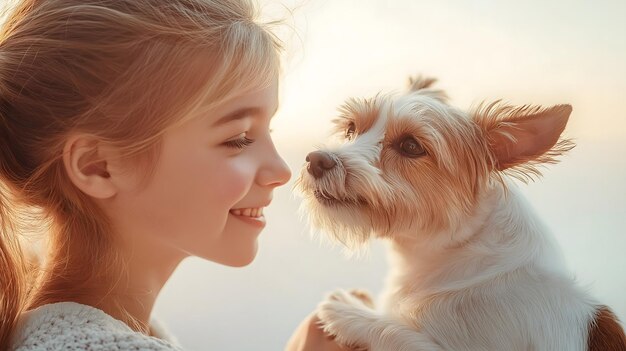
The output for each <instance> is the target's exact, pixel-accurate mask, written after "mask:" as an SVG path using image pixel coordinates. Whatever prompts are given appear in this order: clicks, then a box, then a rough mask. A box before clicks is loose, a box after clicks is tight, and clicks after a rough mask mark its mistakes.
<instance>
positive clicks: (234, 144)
mask: <svg viewBox="0 0 626 351" xmlns="http://www.w3.org/2000/svg"><path fill="white" fill-rule="evenodd" d="M253 142H254V140H253V139H250V138H248V136H247V135H246V133H241V134H239V135H238V136H237V138H235V139H231V140H228V141H226V142H224V145H225V146H227V147H231V148H236V149H243V148H245V147H246V146H249V145H250V144H252V143H253Z"/></svg>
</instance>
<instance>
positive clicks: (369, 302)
mask: <svg viewBox="0 0 626 351" xmlns="http://www.w3.org/2000/svg"><path fill="white" fill-rule="evenodd" d="M350 294H352V295H353V296H354V297H356V298H358V299H359V300H361V302H363V304H364V305H365V306H367V307H369V308H374V299H373V298H372V295H370V293H369V292H367V290H363V289H352V290H350Z"/></svg>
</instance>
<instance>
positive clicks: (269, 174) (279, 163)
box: [259, 150, 291, 187]
mask: <svg viewBox="0 0 626 351" xmlns="http://www.w3.org/2000/svg"><path fill="white" fill-rule="evenodd" d="M290 178H291V170H290V169H289V166H287V163H285V161H284V160H283V159H282V158H281V157H280V155H278V153H276V151H275V150H274V152H273V155H272V157H269V158H268V159H267V161H266V164H265V167H263V169H262V170H261V171H260V173H259V183H260V185H263V186H270V187H277V186H281V185H284V184H285V183H287V182H288V181H289V179H290Z"/></svg>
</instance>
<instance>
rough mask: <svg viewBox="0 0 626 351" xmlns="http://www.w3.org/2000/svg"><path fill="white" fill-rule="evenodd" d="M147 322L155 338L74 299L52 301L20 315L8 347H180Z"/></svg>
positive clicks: (49, 350) (21, 350)
mask: <svg viewBox="0 0 626 351" xmlns="http://www.w3.org/2000/svg"><path fill="white" fill-rule="evenodd" d="M151 325H152V331H153V333H154V334H155V335H157V336H158V338H157V337H151V336H147V335H145V334H142V333H138V332H135V331H133V330H132V329H130V327H128V325H126V324H125V323H123V322H121V321H119V320H117V319H115V318H113V317H111V316H109V315H108V314H106V313H104V312H103V311H101V310H99V309H96V308H93V307H90V306H86V305H81V304H78V303H74V302H60V303H54V304H49V305H44V306H41V307H39V308H36V309H34V310H31V311H28V312H26V313H24V314H23V315H22V316H21V317H20V320H19V322H18V324H17V327H16V329H15V331H14V333H13V336H12V347H11V348H10V349H9V350H10V351H56V350H73V351H118V350H137V351H139V350H141V351H172V350H179V351H180V350H181V348H180V347H179V346H178V345H177V342H176V340H174V339H173V338H172V337H171V336H168V335H167V334H166V333H165V331H164V330H163V329H162V328H161V327H160V326H158V324H157V325H155V321H151ZM165 340H168V341H165Z"/></svg>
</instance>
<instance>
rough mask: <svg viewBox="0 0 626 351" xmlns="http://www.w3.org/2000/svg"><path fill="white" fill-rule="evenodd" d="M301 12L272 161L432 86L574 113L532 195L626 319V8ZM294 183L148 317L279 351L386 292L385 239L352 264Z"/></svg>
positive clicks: (390, 6)
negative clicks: (311, 221) (233, 249)
mask: <svg viewBox="0 0 626 351" xmlns="http://www.w3.org/2000/svg"><path fill="white" fill-rule="evenodd" d="M286 4H287V5H288V6H289V7H296V10H295V12H294V14H293V16H292V18H291V20H290V22H291V24H292V27H293V28H294V29H295V30H291V31H290V33H291V34H289V35H288V36H287V37H286V40H287V43H286V49H287V50H286V57H287V62H286V67H285V75H284V79H283V85H282V95H281V106H282V107H281V109H280V111H279V113H278V114H277V116H276V117H275V121H274V123H273V128H274V130H275V132H274V137H275V141H276V144H277V147H278V149H279V151H280V152H281V153H282V154H283V156H284V157H285V159H286V161H287V162H288V163H289V165H290V166H291V168H292V170H293V172H294V174H297V173H298V172H299V169H300V167H301V166H302V164H303V163H304V157H305V155H306V154H307V153H308V152H309V151H311V150H313V149H314V146H315V145H319V144H320V143H322V142H323V141H324V139H325V138H326V137H327V136H328V132H329V130H330V120H331V119H332V118H333V117H335V116H336V115H337V113H336V108H337V106H339V105H340V104H341V103H342V102H343V100H344V99H346V98H347V97H350V96H357V97H358V96H365V97H366V96H371V95H373V94H375V93H376V92H378V91H381V90H384V91H388V90H397V89H402V88H404V85H405V83H406V80H407V77H408V76H409V75H411V74H416V73H423V74H426V75H429V76H434V77H437V78H439V83H438V86H439V87H441V88H443V89H445V90H446V91H447V92H448V94H449V95H450V97H451V98H452V103H453V104H455V105H456V106H458V107H460V108H464V109H467V108H469V107H470V106H472V105H475V104H477V103H479V102H480V101H483V100H489V101H491V100H495V99H500V98H502V99H504V100H505V101H508V102H510V103H513V104H526V103H532V104H543V105H550V104H558V103H571V104H572V105H573V107H574V112H573V114H572V116H571V119H570V124H569V126H568V128H567V129H566V135H567V136H569V137H572V138H574V139H575V141H576V143H577V145H578V146H577V147H576V148H575V149H574V150H572V151H571V152H570V153H569V154H568V155H566V156H565V157H563V158H562V163H560V164H557V165H553V166H550V167H548V168H547V169H546V170H545V172H544V177H542V178H541V179H540V180H539V181H537V182H535V183H531V184H530V185H528V186H523V189H524V191H525V192H526V193H527V195H528V197H529V199H530V201H531V202H532V203H533V204H534V206H535V208H536V209H537V210H538V212H539V213H540V214H541V215H542V217H543V219H544V220H545V222H547V224H548V225H549V227H550V228H551V229H552V230H553V232H554V233H555V235H556V237H557V239H558V241H559V242H560V244H561V245H562V248H563V251H564V254H565V257H566V259H567V261H568V264H569V266H570V268H571V270H572V271H573V272H575V274H576V276H577V278H578V280H579V282H580V283H581V284H582V285H584V286H587V287H588V288H589V290H590V291H591V292H592V293H593V295H595V296H596V297H597V298H598V299H600V301H602V302H603V303H606V304H607V305H609V306H611V308H612V309H613V310H614V311H615V312H616V313H617V314H618V316H619V317H620V318H621V319H622V320H626V298H624V296H625V291H626V255H625V254H624V250H625V249H626V229H625V228H626V185H625V181H626V156H625V155H624V153H625V152H626V113H625V112H624V110H625V108H626V104H625V102H626V101H625V100H626V21H624V18H625V17H626V1H623V0H616V1H594V2H591V1H573V0H567V1H561V0H558V1H542V0H533V1H495V0H493V1H476V0H474V1H461V0H458V1H453V0H449V1H423V0H394V1H382V0H381V1H373V0H372V1H366V0H332V1H331V0H314V1H308V2H304V3H302V1H300V2H298V3H296V2H286ZM292 185H293V180H292V182H290V184H289V185H287V186H285V187H284V188H282V189H279V190H277V191H276V193H275V200H274V202H273V204H272V206H271V207H270V208H269V209H268V210H267V211H266V216H267V218H268V221H269V224H268V226H267V228H266V229H265V231H264V232H263V234H262V236H261V238H260V250H259V254H258V257H257V259H256V260H255V262H254V263H253V264H252V265H250V266H248V267H245V268H240V269H235V268H227V267H222V266H219V265H216V264H213V263H210V262H204V261H200V260H196V259H190V260H187V261H185V262H184V263H183V264H182V265H181V266H180V268H179V269H178V270H177V272H176V273H175V274H174V276H173V277H172V279H171V280H170V282H169V283H168V284H167V285H166V287H165V288H164V290H163V292H162V294H161V297H160V299H159V300H158V302H157V305H156V310H155V314H156V315H157V316H158V317H159V318H160V319H161V320H162V321H164V322H165V323H166V324H168V325H169V328H170V330H171V331H172V332H173V333H174V334H176V335H177V336H178V338H179V339H180V341H181V343H182V344H183V346H185V347H186V348H187V349H189V350H221V351H228V350H282V348H283V346H284V344H285V342H286V341H287V339H288V338H289V336H290V335H291V332H292V331H293V329H294V328H295V327H296V325H297V324H298V323H299V322H300V320H301V319H302V318H304V316H305V315H307V314H308V313H309V312H310V311H312V310H313V308H314V307H315V305H316V304H317V303H318V302H319V301H320V299H321V298H322V296H323V295H324V293H325V292H328V291H330V290H333V289H335V288H338V287H346V288H350V287H363V288H367V289H369V290H370V291H372V292H373V293H375V294H376V293H378V292H380V290H381V287H382V281H383V279H384V276H385V271H386V267H387V266H386V260H385V256H384V250H383V245H382V244H381V243H374V244H373V245H372V249H371V251H370V253H369V255H367V256H365V257H363V258H361V259H358V260H355V259H346V258H345V257H344V255H343V254H342V252H341V250H340V248H337V247H331V246H329V245H326V244H322V243H321V242H320V240H319V239H316V238H311V237H310V236H309V230H308V228H307V226H306V222H305V221H304V220H301V219H300V218H299V216H298V215H297V211H296V210H297V208H298V206H299V200H298V198H296V197H295V196H294V195H292V191H291V188H292Z"/></svg>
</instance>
